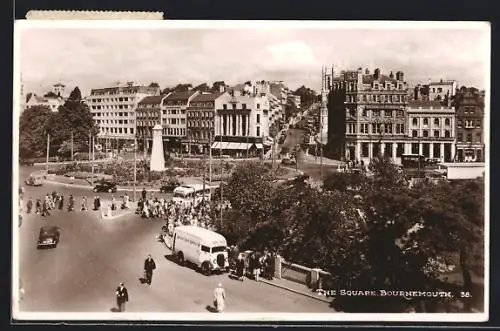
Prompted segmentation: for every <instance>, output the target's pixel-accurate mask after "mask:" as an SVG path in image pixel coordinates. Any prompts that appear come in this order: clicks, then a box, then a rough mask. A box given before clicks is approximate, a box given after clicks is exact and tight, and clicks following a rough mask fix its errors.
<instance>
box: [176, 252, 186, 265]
mask: <svg viewBox="0 0 500 331" xmlns="http://www.w3.org/2000/svg"><path fill="white" fill-rule="evenodd" d="M177 263H178V264H179V265H181V266H184V264H185V263H186V261H185V260H184V254H182V252H179V253H177Z"/></svg>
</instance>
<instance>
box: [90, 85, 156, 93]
mask: <svg viewBox="0 0 500 331" xmlns="http://www.w3.org/2000/svg"><path fill="white" fill-rule="evenodd" d="M153 90H159V88H157V87H149V86H115V87H106V88H97V89H92V90H90V95H94V94H96V93H99V94H100V93H116V92H126V93H150V92H151V91H153Z"/></svg>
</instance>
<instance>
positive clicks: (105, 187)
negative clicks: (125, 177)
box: [92, 182, 116, 193]
mask: <svg viewBox="0 0 500 331" xmlns="http://www.w3.org/2000/svg"><path fill="white" fill-rule="evenodd" d="M92 191H94V192H109V193H116V184H115V183H112V182H100V183H99V184H97V185H96V186H95V187H94V189H93V190H92Z"/></svg>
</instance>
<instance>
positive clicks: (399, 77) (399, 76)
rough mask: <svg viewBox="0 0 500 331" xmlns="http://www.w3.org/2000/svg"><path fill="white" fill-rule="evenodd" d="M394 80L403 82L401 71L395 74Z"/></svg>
mask: <svg viewBox="0 0 500 331" xmlns="http://www.w3.org/2000/svg"><path fill="white" fill-rule="evenodd" d="M396 80H399V81H404V74H403V72H402V71H398V72H396Z"/></svg>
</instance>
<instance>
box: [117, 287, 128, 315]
mask: <svg viewBox="0 0 500 331" xmlns="http://www.w3.org/2000/svg"><path fill="white" fill-rule="evenodd" d="M126 302H128V291H127V288H126V287H125V285H124V284H123V283H120V286H118V288H117V289H116V303H117V304H118V311H120V312H124V311H125V303H126Z"/></svg>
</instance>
